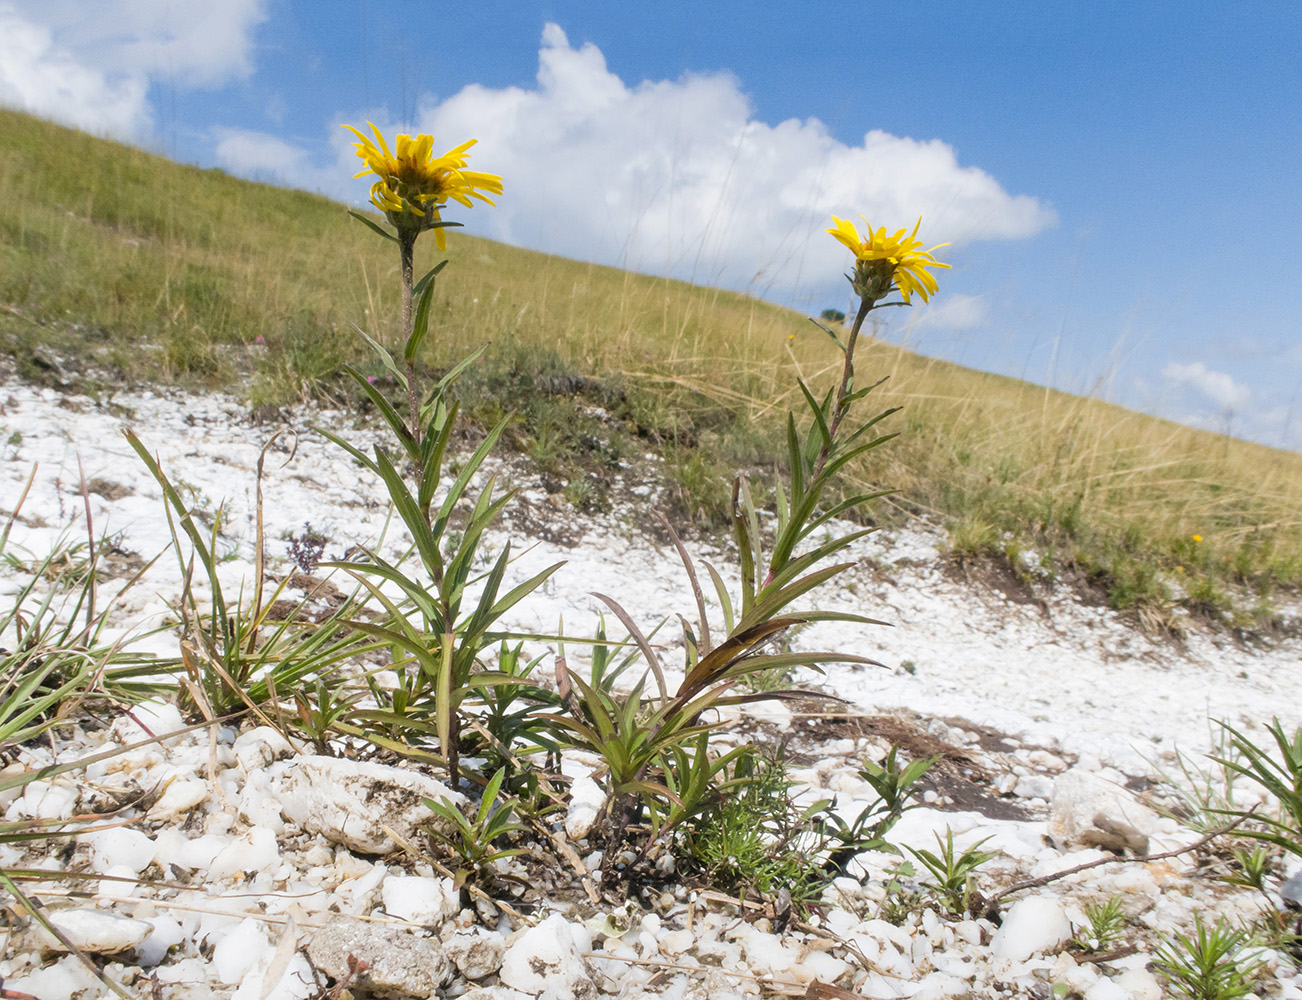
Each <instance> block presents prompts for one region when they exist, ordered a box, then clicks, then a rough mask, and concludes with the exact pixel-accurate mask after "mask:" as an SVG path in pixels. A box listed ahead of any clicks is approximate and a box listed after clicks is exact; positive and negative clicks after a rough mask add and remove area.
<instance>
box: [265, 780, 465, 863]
mask: <svg viewBox="0 0 1302 1000" xmlns="http://www.w3.org/2000/svg"><path fill="white" fill-rule="evenodd" d="M273 766H276V767H282V769H281V770H280V771H279V773H278V778H277V780H276V781H274V782H273V785H274V787H275V788H276V792H277V795H278V797H279V802H280V811H281V815H283V816H284V817H285V819H287V820H289V821H290V822H292V823H297V824H298V825H299V826H300V827H301V828H302V829H303V830H304V831H306V832H307V833H309V834H312V833H319V834H321V835H322V836H324V837H325V838H326V839H327V840H330V841H332V842H333V843H336V844H341V845H343V846H344V847H347V848H349V849H350V850H354V851H359V852H361V853H363V854H388V853H389V852H390V851H393V850H395V849H396V848H397V844H396V843H394V840H393V838H392V837H390V836H389V835H388V834H387V833H385V831H384V828H385V827H386V826H387V827H389V828H390V829H392V830H393V831H394V833H396V834H397V835H398V836H399V837H402V838H403V839H411V838H413V837H414V836H415V835H416V831H417V829H418V828H419V827H420V826H422V825H424V824H426V823H429V822H430V821H431V820H434V819H435V816H436V814H435V813H434V811H433V810H432V809H430V808H429V807H428V806H426V805H425V803H424V800H425V799H426V798H430V799H442V800H443V801H444V802H447V803H449V804H452V805H460V804H461V803H463V802H464V801H465V796H463V795H461V794H460V793H459V792H454V791H452V790H451V789H449V788H448V787H447V786H446V785H444V784H442V783H441V782H438V781H435V780H434V779H433V778H430V777H427V776H426V775H423V774H418V773H416V772H415V771H408V770H404V769H402V768H398V767H388V766H386V765H384V764H373V763H369V762H363V761H351V760H339V759H337V758H334V757H299V758H297V759H295V760H292V761H289V762H287V763H285V764H284V765H283V766H281V765H273Z"/></svg>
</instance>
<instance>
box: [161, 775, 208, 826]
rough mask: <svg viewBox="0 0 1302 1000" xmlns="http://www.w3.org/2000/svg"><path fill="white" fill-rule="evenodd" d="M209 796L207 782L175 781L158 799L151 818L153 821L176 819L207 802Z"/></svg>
mask: <svg viewBox="0 0 1302 1000" xmlns="http://www.w3.org/2000/svg"><path fill="white" fill-rule="evenodd" d="M208 795H209V791H208V784H207V782H203V781H181V780H174V781H172V782H170V783H169V784H168V786H167V787H166V788H165V789H163V794H162V795H160V796H159V797H158V801H157V802H155V803H154V804H153V806H152V807H151V808H150V810H149V818H150V819H153V820H170V819H175V818H176V817H178V816H180V815H181V814H183V813H187V812H189V811H190V810H191V809H193V808H194V807H195V806H197V805H199V804H200V803H201V802H204V801H206V800H207V798H208Z"/></svg>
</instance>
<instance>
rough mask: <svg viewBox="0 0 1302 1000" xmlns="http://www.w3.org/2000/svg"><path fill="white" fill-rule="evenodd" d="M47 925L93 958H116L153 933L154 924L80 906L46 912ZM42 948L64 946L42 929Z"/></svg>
mask: <svg viewBox="0 0 1302 1000" xmlns="http://www.w3.org/2000/svg"><path fill="white" fill-rule="evenodd" d="M49 917H50V923H52V924H53V925H54V926H55V927H57V928H58V929H59V931H60V933H62V934H63V936H64V937H66V938H67V939H68V943H69V944H71V945H73V946H74V947H76V948H79V949H80V950H81V951H88V952H90V953H92V954H94V955H116V954H117V953H118V952H121V951H128V950H129V949H131V948H135V947H136V946H137V945H139V944H140V943H141V942H142V941H144V940H145V938H147V937H149V935H150V934H151V933H152V932H153V929H154V925H153V924H151V923H149V922H148V921H145V920H134V919H132V918H131V917H124V916H122V915H121V914H118V913H114V912H113V911H111V910H95V909H91V908H89V907H81V908H77V909H73V910H55V911H53V912H51V913H50V915H49ZM38 933H39V934H40V935H41V937H42V939H43V941H44V942H45V945H46V947H48V948H50V949H51V950H52V951H67V950H68V949H67V948H66V947H65V946H64V944H63V943H62V942H61V941H59V940H58V939H57V938H55V937H54V935H53V934H51V933H50V932H49V931H47V930H45V929H44V928H43V927H42V928H40V929H39V932H38Z"/></svg>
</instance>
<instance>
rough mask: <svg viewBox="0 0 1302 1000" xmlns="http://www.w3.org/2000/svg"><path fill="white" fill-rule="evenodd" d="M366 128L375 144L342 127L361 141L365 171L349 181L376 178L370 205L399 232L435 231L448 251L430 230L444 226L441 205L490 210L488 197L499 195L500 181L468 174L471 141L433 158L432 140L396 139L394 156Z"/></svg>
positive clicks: (359, 150)
mask: <svg viewBox="0 0 1302 1000" xmlns="http://www.w3.org/2000/svg"><path fill="white" fill-rule="evenodd" d="M366 124H367V125H370V126H371V131H372V132H373V133H374V134H375V141H374V142H372V141H371V140H370V139H368V138H367V137H366V136H364V135H362V133H361V132H359V131H358V130H357V129H355V128H353V126H351V125H344V126H343V128H346V129H348V131H350V132H352V133H353V135H355V136H357V138H358V139H359V140H361V141H360V142H357V143H355V145H356V147H357V155H358V156H359V157H361V158H362V160H364V161H365V163H366V168H365V169H364V170H360V171H358V172H357V173H356V174H354V175H353V176H354V177H365V176H366V175H367V174H375V175H376V176H377V177H378V178H379V180H377V181H376V182H375V183H374V184H372V185H371V204H372V205H374V206H375V207H376V208H378V209H379V210H380V211H381V212H383V213H384V214H385V215H386V216H388V219H389V221H390V222H392V223H393V225H394V226H395V227H396V228H398V229H399V230H407V231H408V232H412V231H414V232H417V233H420V232H423V231H424V230H426V229H433V230H434V239H435V240H436V241H437V242H438V247H439V249H440V250H446V249H447V238H446V237H445V236H444V235H443V229H442V228H441V227H435V225H434V223H436V222H441V221H442V216H441V215H440V214H439V212H440V210H441V209H442V208H443V206H444V205H446V204H447V203H448V202H449V201H456V202H460V203H461V204H462V205H465V206H466V207H467V208H470V207H472V206H473V204H474V203H473V202H472V201H471V199H472V198H478V199H479V200H480V201H483V202H487V203H488V204H489V205H491V204H493V201H492V199H491V198H489V197H488V195H489V194H495V195H500V194H501V193H502V178H500V177H498V176H497V175H495V174H484V173H479V172H478V171H475V170H467V169H466V150H468V149H469V148H470V147H471V146H473V145H474V144H475V140H474V139H470V140H469V141H467V142H463V143H462V144H461V145H460V146H457V147H456V148H455V149H450V150H448V151H447V152H446V153H444V154H443V155H442V156H434V155H433V152H434V137H433V136H432V135H418V136H416V137H415V138H414V139H413V138H412V137H411V136H409V135H400V136H398V141H397V142H396V143H395V144H394V146H395V148H396V150H397V153H396V154H395V153H391V152H390V151H389V144H388V143H387V142H385V140H384V136H383V135H382V134H381V133H380V130H379V129H378V128H376V127H375V126H374V125H372V124H371V123H370V122H367V123H366Z"/></svg>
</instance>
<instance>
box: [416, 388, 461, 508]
mask: <svg viewBox="0 0 1302 1000" xmlns="http://www.w3.org/2000/svg"><path fill="white" fill-rule="evenodd" d="M459 410H460V404H459V403H455V402H454V403H453V404H452V405H451V406H450V407H448V408H447V410H446V412H445V413H444V414H443V416H444V419H443V421H442V422H441V423H440V424H438V426H436V427H434V428H431V430H432V433H431V432H429V431H427V432H426V433H425V435H424V436H423V437H422V438H421V439H420V466H421V477H420V487H419V489H418V490H417V492H416V499H417V502H418V503H419V504H420V509H421V510H428V509H429V505H430V504H431V503H433V501H434V493H435V492H436V491H437V490H438V487H439V481H440V480H441V479H442V472H443V455H444V453H445V452H446V451H447V447H448V441H450V440H451V439H452V431H453V429H454V428H455V426H456V419H457V412H458V411H459Z"/></svg>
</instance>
